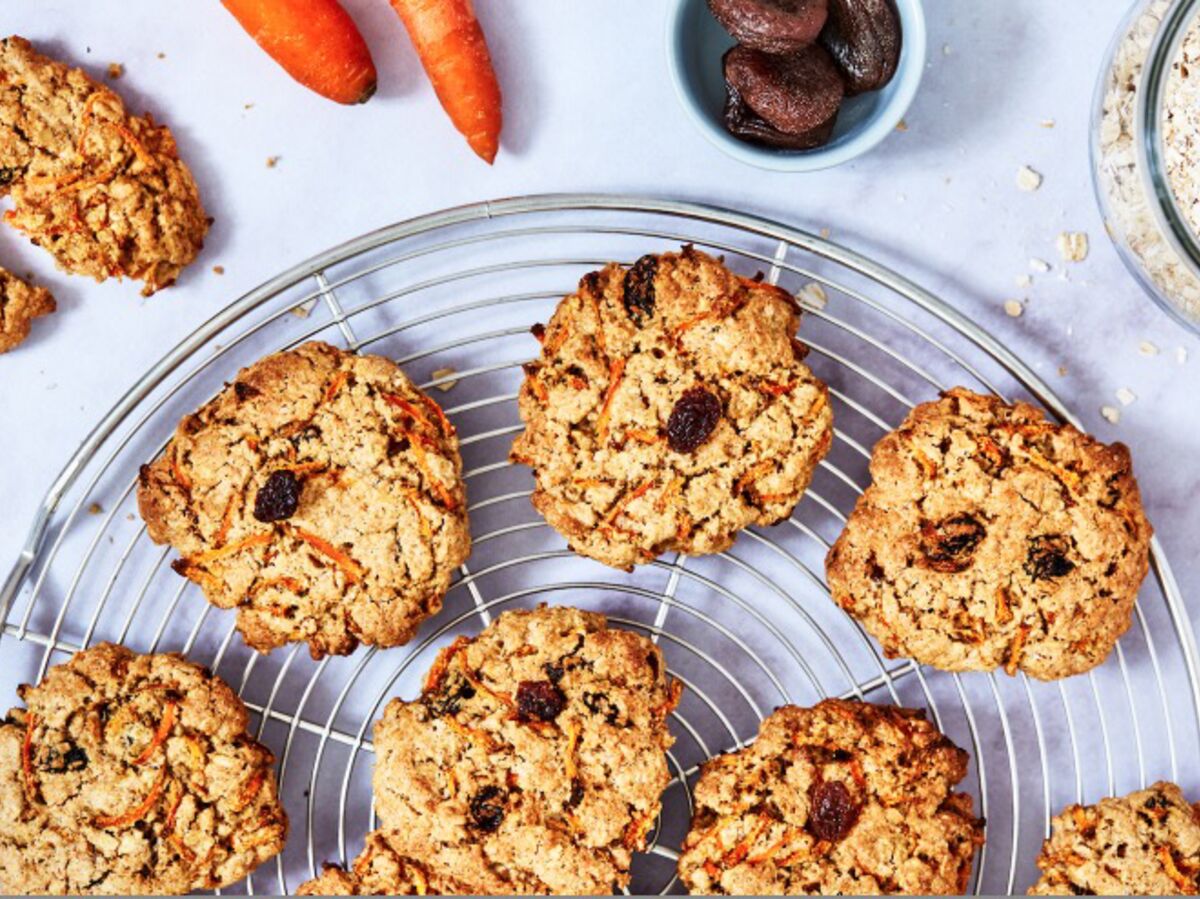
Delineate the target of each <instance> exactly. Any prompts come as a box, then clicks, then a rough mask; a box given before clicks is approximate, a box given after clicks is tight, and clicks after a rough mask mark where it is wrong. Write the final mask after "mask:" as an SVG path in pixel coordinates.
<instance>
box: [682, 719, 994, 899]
mask: <svg viewBox="0 0 1200 899" xmlns="http://www.w3.org/2000/svg"><path fill="white" fill-rule="evenodd" d="M966 773H967V754H966V753H965V752H963V751H962V750H961V749H959V748H958V747H956V746H955V745H954V744H953V743H951V742H950V740H948V739H947V738H946V737H944V736H942V734H940V733H939V732H938V731H937V729H936V728H935V727H934V726H933V725H932V724H930V723H929V722H928V721H926V720H925V718H924V715H923V714H922V713H921V712H919V711H914V710H911V709H902V708H895V707H891V706H876V705H868V704H866V703H861V702H850V701H845V700H840V699H827V700H825V701H824V702H822V703H820V704H818V705H816V706H814V707H813V708H811V709H804V708H798V707H796V706H784V707H783V708H781V709H779V710H778V711H776V712H775V713H774V714H772V715H771V716H770V717H768V718H767V719H766V720H765V721H764V722H763V724H762V728H761V729H760V730H759V734H758V738H757V739H756V740H755V741H754V742H753V743H752V744H751V745H749V746H747V747H746V748H745V749H742V750H739V751H738V752H734V753H731V754H728V755H723V756H719V757H717V758H715V759H712V760H711V761H709V762H706V763H705V765H704V767H703V768H702V770H701V774H700V780H699V782H698V783H697V785H696V789H695V791H694V793H693V798H694V801H695V806H696V812H695V817H694V818H693V820H692V828H691V831H690V832H689V833H688V835H687V839H686V840H685V841H684V844H683V854H682V855H681V856H680V858H679V877H680V879H681V880H682V881H683V883H684V885H685V886H686V887H688V889H689V890H690V891H691V892H693V893H709V894H713V893H715V894H727V895H742V896H746V895H755V894H759V895H762V894H784V895H833V894H839V893H840V894H846V895H862V894H877V893H884V894H889V893H916V894H921V893H924V894H938V895H943V894H954V893H962V892H963V891H964V890H965V889H966V887H967V881H968V879H969V878H970V875H971V862H972V859H973V858H974V855H975V850H976V849H977V848H978V847H979V846H981V845H982V844H983V821H982V820H980V819H978V818H976V817H975V816H974V815H973V814H972V811H971V797H970V796H968V795H967V794H965V793H955V792H954V791H953V790H954V787H955V785H956V784H958V782H959V781H961V780H962V779H963V777H965V776H966Z"/></svg>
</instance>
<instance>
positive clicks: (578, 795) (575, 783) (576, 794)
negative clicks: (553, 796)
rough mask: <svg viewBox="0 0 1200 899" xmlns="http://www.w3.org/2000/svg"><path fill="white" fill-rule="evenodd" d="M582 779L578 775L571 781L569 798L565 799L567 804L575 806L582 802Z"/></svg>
mask: <svg viewBox="0 0 1200 899" xmlns="http://www.w3.org/2000/svg"><path fill="white" fill-rule="evenodd" d="M583 792H584V791H583V781H581V780H580V779H579V778H578V777H576V778H574V779H573V780H572V781H571V798H570V799H568V800H567V805H568V806H569V807H571V808H575V807H576V806H577V805H579V803H581V802H583Z"/></svg>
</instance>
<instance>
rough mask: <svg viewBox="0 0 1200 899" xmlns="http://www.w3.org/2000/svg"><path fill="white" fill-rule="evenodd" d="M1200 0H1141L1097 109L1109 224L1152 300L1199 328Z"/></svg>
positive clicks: (1115, 46) (1120, 34) (1119, 37)
mask: <svg viewBox="0 0 1200 899" xmlns="http://www.w3.org/2000/svg"><path fill="white" fill-rule="evenodd" d="M1198 13H1200V0H1139V2H1137V3H1135V4H1134V6H1133V9H1131V10H1130V12H1129V14H1128V15H1127V16H1126V17H1125V20H1124V21H1123V22H1122V23H1121V26H1120V27H1119V28H1118V29H1117V33H1116V35H1115V37H1114V38H1113V40H1112V44H1111V45H1110V47H1109V50H1108V55H1107V57H1106V62H1105V65H1104V67H1103V68H1102V70H1101V73H1100V79H1099V81H1098V83H1097V85H1096V96H1095V100H1094V102H1093V108H1092V129H1091V130H1092V145H1091V159H1092V174H1093V179H1094V183H1095V188H1096V196H1097V197H1098V199H1099V202H1100V209H1101V212H1102V214H1103V216H1104V224H1105V228H1106V229H1107V231H1108V234H1109V236H1110V237H1111V238H1112V240H1113V242H1114V243H1115V244H1116V246H1117V249H1118V251H1119V252H1120V255H1121V258H1122V259H1123V260H1124V262H1125V265H1126V266H1127V267H1128V268H1129V270H1130V271H1131V272H1132V273H1133V275H1134V276H1135V277H1136V278H1137V280H1138V281H1139V282H1140V283H1141V284H1142V286H1143V287H1144V288H1145V290H1146V292H1147V293H1148V294H1149V295H1150V296H1151V298H1152V299H1153V300H1154V301H1155V302H1156V303H1158V304H1159V305H1160V306H1162V308H1163V309H1165V310H1166V311H1167V312H1169V313H1170V314H1171V315H1173V316H1174V317H1175V318H1176V319H1178V320H1179V321H1180V322H1182V323H1183V324H1184V325H1186V326H1187V327H1189V328H1191V329H1192V330H1194V331H1197V332H1200V18H1198V15H1197V14H1198Z"/></svg>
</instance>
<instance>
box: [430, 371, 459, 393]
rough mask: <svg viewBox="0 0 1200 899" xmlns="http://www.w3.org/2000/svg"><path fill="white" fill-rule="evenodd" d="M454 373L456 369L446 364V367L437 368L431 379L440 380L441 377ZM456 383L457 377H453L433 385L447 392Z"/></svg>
mask: <svg viewBox="0 0 1200 899" xmlns="http://www.w3.org/2000/svg"><path fill="white" fill-rule="evenodd" d="M456 374H458V372H457V371H455V370H454V369H453V368H450V367H449V366H447V367H446V368H439V369H438V370H437V371H435V372H434V373H433V379H434V380H435V381H441V380H442V378H448V377H450V375H456ZM457 383H458V379H457V378H455V379H452V380H449V381H442V383H441V384H435V385H434V386H435V387H437V389H438V390H441V391H442V392H444V393H448V392H450V391H451V390H453V389H454V386H455V385H456V384H457Z"/></svg>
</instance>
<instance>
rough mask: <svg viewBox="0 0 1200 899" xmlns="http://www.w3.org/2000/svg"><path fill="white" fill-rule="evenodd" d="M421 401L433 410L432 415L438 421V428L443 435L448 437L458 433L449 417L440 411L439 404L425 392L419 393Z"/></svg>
mask: <svg viewBox="0 0 1200 899" xmlns="http://www.w3.org/2000/svg"><path fill="white" fill-rule="evenodd" d="M421 402H423V403H424V404H425V405H426V406H428V407H429V410H430V411H431V412H433V417H434V418H435V419H437V422H438V430H440V431H441V432H442V434H443V435H444V436H446V437H449V436H451V435H453V434H457V433H458V429H457V428H455V427H454V424H453V423H452V422H451V421H450V419H448V418H447V417H446V413H445V412H443V411H442V407H441V406H439V405H438V404H437V403H435V402H434V401H433V400H432V399H430V398H429V397H427V396H426V395H425V394H421Z"/></svg>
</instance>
